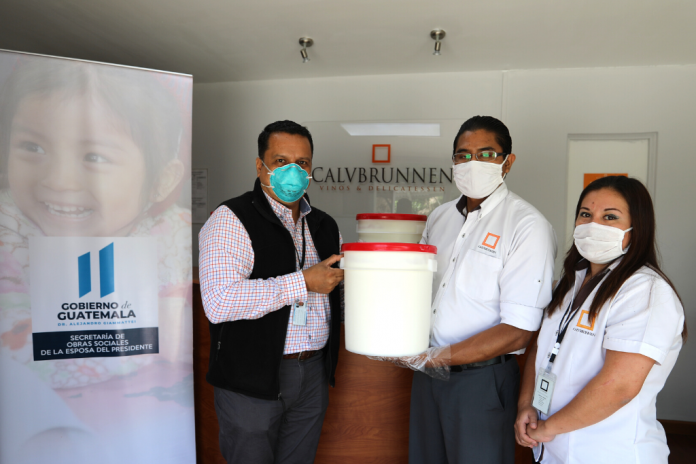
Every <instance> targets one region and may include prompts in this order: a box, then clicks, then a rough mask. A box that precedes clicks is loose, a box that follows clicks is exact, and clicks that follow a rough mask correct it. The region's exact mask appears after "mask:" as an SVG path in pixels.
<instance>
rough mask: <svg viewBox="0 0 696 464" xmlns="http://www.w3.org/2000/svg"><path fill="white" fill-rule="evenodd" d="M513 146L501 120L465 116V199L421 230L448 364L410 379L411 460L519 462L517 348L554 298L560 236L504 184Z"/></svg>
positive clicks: (459, 146) (439, 340)
mask: <svg viewBox="0 0 696 464" xmlns="http://www.w3.org/2000/svg"><path fill="white" fill-rule="evenodd" d="M511 151H512V139H511V138H510V133H509V131H508V129H507V127H505V125H504V124H503V123H502V122H501V121H499V120H497V119H495V118H493V117H490V116H475V117H473V118H471V119H469V120H468V121H466V122H465V123H464V124H463V125H462V126H461V128H460V130H459V133H458V134H457V136H456V138H455V140H454V155H453V161H454V179H455V182H456V185H457V187H458V188H459V190H460V191H461V192H462V196H461V197H460V198H459V199H458V200H454V201H451V202H449V203H446V204H444V205H442V206H440V207H439V208H437V209H436V210H435V211H433V212H432V214H431V215H430V217H429V218H428V223H427V226H426V228H425V231H424V232H423V240H422V243H427V244H428V245H435V246H437V252H438V253H437V261H438V268H437V273H436V275H435V278H434V281H433V305H432V324H433V325H432V327H433V328H432V336H431V346H432V347H433V348H430V349H429V355H430V356H431V357H435V358H436V364H437V362H440V363H442V364H446V365H449V366H450V378H449V380H447V381H446V380H438V379H435V378H431V377H430V376H428V375H426V374H424V373H423V372H416V373H415V375H414V378H413V388H412V393H411V422H410V440H409V462H410V464H420V463H448V464H455V463H456V464H468V463H472V464H473V463H476V464H506V463H510V464H512V463H514V459H515V456H514V455H515V438H514V429H513V426H514V422H515V417H516V414H517V395H518V390H519V382H520V374H519V369H518V366H517V362H516V360H515V356H514V354H518V353H522V352H523V350H524V348H525V347H526V346H527V344H528V343H529V340H530V338H531V337H532V334H533V333H534V332H535V331H536V330H537V329H539V325H540V322H541V317H542V312H543V309H544V307H545V306H546V305H547V304H548V302H549V301H550V300H551V284H552V280H553V263H554V259H555V257H556V237H555V234H554V232H553V229H552V228H551V225H550V224H549V223H548V221H547V220H546V219H545V218H544V216H542V215H541V213H539V211H537V210H536V209H535V208H534V207H533V206H532V205H530V204H529V203H527V202H526V201H524V200H523V199H521V198H520V197H518V196H517V195H515V194H514V193H512V192H510V191H509V190H508V188H507V186H506V184H505V182H504V180H503V179H504V176H505V175H506V174H508V173H509V172H510V169H511V168H512V165H513V163H514V162H515V155H514V154H512V153H511ZM438 358H439V359H438Z"/></svg>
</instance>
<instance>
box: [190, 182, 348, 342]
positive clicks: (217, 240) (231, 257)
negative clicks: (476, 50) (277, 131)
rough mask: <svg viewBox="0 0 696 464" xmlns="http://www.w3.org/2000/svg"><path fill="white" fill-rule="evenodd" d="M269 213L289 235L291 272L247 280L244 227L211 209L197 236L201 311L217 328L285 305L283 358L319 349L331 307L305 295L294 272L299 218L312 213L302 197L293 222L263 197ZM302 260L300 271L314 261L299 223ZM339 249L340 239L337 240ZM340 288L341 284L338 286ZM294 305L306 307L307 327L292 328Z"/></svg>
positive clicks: (248, 249)
mask: <svg viewBox="0 0 696 464" xmlns="http://www.w3.org/2000/svg"><path fill="white" fill-rule="evenodd" d="M264 195H266V198H267V199H268V203H269V204H270V205H271V208H272V209H273V212H274V213H275V214H276V216H278V219H280V221H281V222H282V223H283V225H284V226H285V228H286V229H287V230H288V231H290V233H291V234H292V238H293V241H294V242H295V249H296V250H297V253H295V266H296V269H298V271H297V272H293V273H291V274H286V275H282V276H278V277H272V278H269V279H249V276H250V275H251V271H252V269H253V267H254V250H253V248H252V245H251V239H250V238H249V234H248V233H247V231H246V229H245V228H244V226H243V225H242V223H241V221H240V220H239V218H237V216H236V215H235V214H234V213H233V212H232V211H230V209H229V208H227V207H226V206H221V207H219V208H217V209H216V210H215V211H214V212H213V214H212V216H210V218H209V219H208V221H207V222H206V223H205V225H204V226H203V229H201V232H200V234H199V235H198V241H199V248H200V256H199V267H200V282H201V295H202V297H203V308H204V309H205V314H206V316H207V317H208V319H209V320H210V321H211V322H212V323H214V324H219V323H221V322H226V321H236V320H240V319H258V318H260V317H263V316H265V315H266V314H268V313H270V312H271V311H276V310H278V309H280V308H282V307H284V306H287V305H290V306H291V310H290V311H291V312H290V320H289V322H288V332H287V335H286V337H285V349H284V351H283V352H284V354H290V353H297V352H300V351H309V350H319V349H321V348H323V347H324V345H325V344H326V341H327V340H328V339H329V323H330V321H331V308H330V306H329V296H328V295H324V294H321V293H314V292H309V291H307V286H306V284H305V280H304V275H303V274H302V271H301V270H300V255H301V254H302V218H303V217H305V216H306V215H307V214H309V213H310V212H311V211H312V208H311V207H310V206H309V203H307V202H306V200H305V199H302V200H301V202H300V218H299V219H298V221H297V223H296V224H295V223H293V220H292V211H291V210H290V209H289V208H287V207H285V206H283V205H282V204H280V203H278V202H277V201H276V200H274V199H273V198H271V197H270V196H268V195H267V194H266V193H265V192H264ZM305 240H306V257H305V263H304V269H307V268H309V267H311V266H313V265H315V264H317V263H319V262H320V259H319V254H318V253H317V250H316V248H315V247H314V241H313V240H312V236H311V234H310V233H309V227H308V226H307V225H305ZM339 240H340V242H341V243H339V247H340V245H341V244H342V239H341V238H340V236H339ZM341 285H343V284H342V283H341ZM295 302H303V303H304V304H305V306H306V308H307V324H306V325H304V326H302V325H294V324H293V323H292V321H293V315H294V311H295V309H294V307H293V304H294V303H295Z"/></svg>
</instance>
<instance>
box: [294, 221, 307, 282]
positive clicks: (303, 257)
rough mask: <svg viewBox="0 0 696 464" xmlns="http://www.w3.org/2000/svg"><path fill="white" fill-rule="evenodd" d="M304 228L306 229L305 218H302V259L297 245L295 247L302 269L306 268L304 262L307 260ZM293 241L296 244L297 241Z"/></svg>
mask: <svg viewBox="0 0 696 464" xmlns="http://www.w3.org/2000/svg"><path fill="white" fill-rule="evenodd" d="M304 229H305V218H302V259H300V254H299V253H298V252H297V247H295V254H296V255H297V260H298V261H299V262H300V271H301V270H302V269H304V262H305V251H306V244H305V235H304ZM292 243H293V244H294V243H295V241H294V240H293V241H292Z"/></svg>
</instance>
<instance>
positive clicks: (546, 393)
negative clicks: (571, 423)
mask: <svg viewBox="0 0 696 464" xmlns="http://www.w3.org/2000/svg"><path fill="white" fill-rule="evenodd" d="M555 386H556V375H555V374H553V373H551V372H546V371H544V372H542V373H541V374H539V375H538V376H537V379H536V387H535V388H534V401H532V406H534V407H535V408H537V409H538V410H539V412H542V413H544V414H546V415H548V414H549V408H550V406H551V399H552V398H553V388H554V387H555Z"/></svg>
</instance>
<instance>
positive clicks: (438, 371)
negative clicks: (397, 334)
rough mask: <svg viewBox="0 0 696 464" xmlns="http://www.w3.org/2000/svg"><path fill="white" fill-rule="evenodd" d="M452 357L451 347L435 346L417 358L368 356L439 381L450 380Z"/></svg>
mask: <svg viewBox="0 0 696 464" xmlns="http://www.w3.org/2000/svg"><path fill="white" fill-rule="evenodd" d="M451 357H452V350H451V348H450V345H446V346H433V347H430V348H428V349H427V350H425V351H424V352H422V353H420V354H417V355H415V356H402V357H400V358H389V357H383V356H368V358H370V359H374V360H375V361H387V362H391V363H393V364H395V365H397V366H399V367H406V368H409V369H411V370H414V371H420V372H422V373H424V374H426V375H429V376H430V377H432V378H434V379H438V380H449V377H450V367H449V366H450V359H451Z"/></svg>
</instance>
